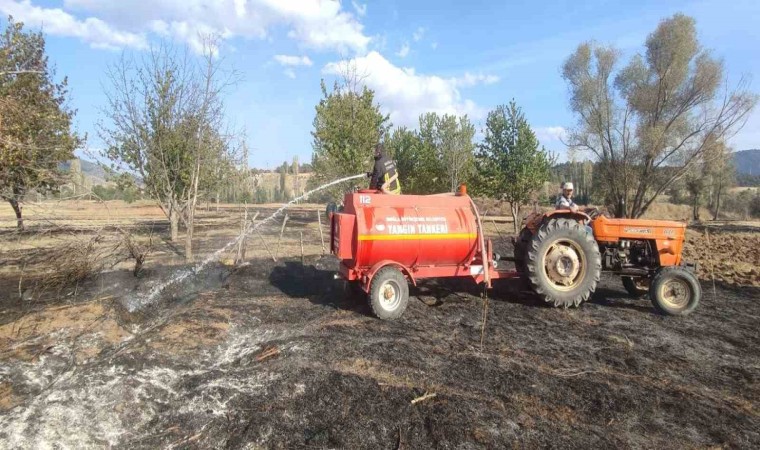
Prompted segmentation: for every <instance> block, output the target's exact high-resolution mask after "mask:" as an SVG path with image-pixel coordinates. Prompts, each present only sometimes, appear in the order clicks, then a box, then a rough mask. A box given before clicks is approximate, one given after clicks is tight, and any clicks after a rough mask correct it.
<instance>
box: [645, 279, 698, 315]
mask: <svg viewBox="0 0 760 450" xmlns="http://www.w3.org/2000/svg"><path fill="white" fill-rule="evenodd" d="M649 298H650V299H651V300H652V305H654V307H655V309H656V310H657V311H658V312H660V313H661V314H666V315H669V316H685V315H687V314H689V313H690V312H692V311H694V308H696V307H697V305H699V300H700V299H701V298H702V286H700V284H699V280H697V277H696V276H695V275H694V273H693V272H691V271H690V270H687V269H685V268H683V267H663V268H662V269H660V270H659V271H658V272H657V274H656V275H655V276H654V278H653V279H652V286H651V287H650V289H649Z"/></svg>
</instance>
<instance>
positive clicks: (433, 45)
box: [430, 42, 438, 50]
mask: <svg viewBox="0 0 760 450" xmlns="http://www.w3.org/2000/svg"><path fill="white" fill-rule="evenodd" d="M430 48H432V49H433V50H435V49H437V48H438V43H437V42H431V43H430Z"/></svg>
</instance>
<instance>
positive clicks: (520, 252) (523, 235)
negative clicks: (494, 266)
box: [514, 228, 533, 273]
mask: <svg viewBox="0 0 760 450" xmlns="http://www.w3.org/2000/svg"><path fill="white" fill-rule="evenodd" d="M532 237H533V233H531V231H530V230H529V229H527V228H523V229H522V230H521V231H520V234H519V235H518V236H517V238H516V239H515V245H514V247H515V269H517V271H518V272H522V273H525V272H527V269H526V268H525V259H526V258H527V257H528V255H527V253H528V246H529V245H530V239H531V238H532Z"/></svg>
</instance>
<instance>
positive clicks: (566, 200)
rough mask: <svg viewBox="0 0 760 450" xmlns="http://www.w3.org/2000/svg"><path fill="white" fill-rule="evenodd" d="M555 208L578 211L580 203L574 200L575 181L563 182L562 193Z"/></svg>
mask: <svg viewBox="0 0 760 450" xmlns="http://www.w3.org/2000/svg"><path fill="white" fill-rule="evenodd" d="M554 209H558V210H567V211H572V212H578V205H576V204H575V202H574V201H573V183H571V182H569V181H566V182H564V183H562V194H560V196H559V198H557V203H556V204H555V205H554Z"/></svg>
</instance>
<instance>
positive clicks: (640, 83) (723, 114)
mask: <svg viewBox="0 0 760 450" xmlns="http://www.w3.org/2000/svg"><path fill="white" fill-rule="evenodd" d="M619 59H620V52H618V51H617V50H615V49H614V48H611V47H604V46H599V45H596V44H593V43H584V44H581V45H580V46H579V47H578V48H577V50H576V51H575V53H573V54H572V55H571V56H570V57H569V58H568V59H567V60H566V61H565V63H564V65H563V68H562V75H563V78H564V79H565V80H566V82H567V83H568V86H569V90H570V95H571V99H570V109H571V110H572V111H573V112H574V113H575V115H576V117H577V120H578V122H577V126H576V127H575V128H574V129H572V130H571V131H570V133H569V137H568V145H569V146H570V147H571V148H575V149H580V150H584V151H588V152H590V153H591V154H593V155H594V156H595V158H596V159H597V161H598V162H599V165H598V167H599V169H600V174H599V177H598V178H599V181H600V182H602V183H603V184H604V195H605V200H606V201H607V203H608V205H610V208H611V209H612V211H613V212H614V213H615V215H616V216H618V217H640V216H641V215H642V214H644V213H645V212H646V210H647V208H649V206H650V205H651V204H652V202H654V200H655V199H656V198H657V196H658V195H660V194H661V193H662V192H663V191H665V190H666V189H667V188H668V187H669V186H670V185H672V184H673V183H674V182H675V181H677V180H678V179H680V178H682V177H683V176H684V175H685V174H686V173H688V171H689V170H690V169H691V167H692V166H693V165H694V164H695V163H696V162H697V161H698V160H699V157H700V155H701V154H702V153H704V152H705V151H706V150H707V148H709V147H710V145H712V144H713V143H714V142H719V141H725V140H726V139H727V138H728V137H730V136H731V135H732V133H734V132H736V131H737V130H738V129H739V128H741V126H742V125H743V124H744V123H745V121H746V119H747V117H748V114H749V113H750V111H751V110H752V108H753V107H754V106H755V104H756V103H757V96H756V95H754V94H752V93H750V92H748V91H747V89H746V86H747V83H746V82H745V81H744V80H742V81H740V82H739V84H738V85H737V86H736V87H735V88H734V89H733V90H729V89H728V88H725V89H724V90H723V92H720V91H719V88H720V86H721V84H723V83H724V77H723V65H722V62H721V61H720V60H718V59H716V58H714V57H713V56H712V55H711V53H710V52H709V51H707V50H704V49H702V48H701V47H700V45H699V42H698V41H697V37H696V28H695V22H694V19H692V18H690V17H687V16H684V15H682V14H676V15H674V16H673V17H670V18H668V19H666V20H663V21H662V22H660V24H659V25H658V27H657V29H656V30H655V31H654V32H653V33H652V34H650V35H649V37H648V38H647V40H646V54H645V55H644V56H641V55H637V56H635V57H633V58H632V59H631V61H630V62H629V63H628V65H627V66H626V67H624V68H623V69H622V70H617V66H618V62H619ZM668 168H670V169H672V170H667V169H668Z"/></svg>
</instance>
